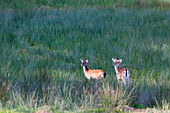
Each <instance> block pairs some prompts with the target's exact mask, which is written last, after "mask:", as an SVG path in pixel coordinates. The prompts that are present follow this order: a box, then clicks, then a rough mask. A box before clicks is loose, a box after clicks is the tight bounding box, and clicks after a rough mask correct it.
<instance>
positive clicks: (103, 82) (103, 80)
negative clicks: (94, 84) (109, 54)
mask: <svg viewBox="0 0 170 113" xmlns="http://www.w3.org/2000/svg"><path fill="white" fill-rule="evenodd" d="M104 81H105V78H103V89H104Z"/></svg>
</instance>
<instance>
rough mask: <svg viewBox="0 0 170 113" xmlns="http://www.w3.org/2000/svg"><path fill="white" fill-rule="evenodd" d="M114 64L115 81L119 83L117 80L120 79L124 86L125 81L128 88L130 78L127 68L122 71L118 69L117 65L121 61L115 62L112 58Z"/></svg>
mask: <svg viewBox="0 0 170 113" xmlns="http://www.w3.org/2000/svg"><path fill="white" fill-rule="evenodd" d="M112 60H113V62H114V64H113V66H114V67H115V71H116V77H117V81H118V83H119V79H122V82H121V83H122V84H123V83H124V84H125V85H126V81H127V82H128V86H129V76H130V72H129V70H128V69H127V68H124V69H120V68H119V65H120V63H121V62H122V59H120V60H116V59H114V58H112Z"/></svg>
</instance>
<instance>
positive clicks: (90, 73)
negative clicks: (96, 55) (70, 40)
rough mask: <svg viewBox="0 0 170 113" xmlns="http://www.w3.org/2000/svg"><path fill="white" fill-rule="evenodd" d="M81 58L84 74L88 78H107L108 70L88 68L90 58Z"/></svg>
mask: <svg viewBox="0 0 170 113" xmlns="http://www.w3.org/2000/svg"><path fill="white" fill-rule="evenodd" d="M80 60H81V62H82V64H81V65H82V66H83V70H84V74H85V76H86V78H87V79H89V80H90V78H93V79H97V80H99V79H101V78H105V76H106V72H104V71H103V70H99V69H88V68H87V62H88V60H86V61H83V60H82V59H80Z"/></svg>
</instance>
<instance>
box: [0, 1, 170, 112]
mask: <svg viewBox="0 0 170 113" xmlns="http://www.w3.org/2000/svg"><path fill="white" fill-rule="evenodd" d="M1 2H2V4H1V10H0V46H1V49H0V109H1V111H3V112H7V111H8V109H11V111H14V112H21V111H22V112H26V111H29V112H30V111H36V110H38V109H42V110H43V109H45V110H48V111H54V112H59V111H60V112H62V111H74V112H97V111H106V112H111V111H112V112H113V111H114V110H115V109H114V108H115V107H116V106H118V105H120V106H122V107H121V109H118V110H122V111H123V110H124V109H125V108H124V107H125V105H129V106H131V107H135V108H147V109H148V107H156V109H160V110H164V111H166V112H167V111H168V109H169V104H170V103H169V102H170V97H169V96H170V92H169V89H170V76H169V75H170V72H169V67H170V60H169V59H170V38H169V37H170V34H169V26H170V12H169V10H168V9H166V10H165V9H164V8H163V9H162V7H158V8H156V9H153V8H152V7H150V8H149V9H144V8H140V9H136V8H135V9H132V8H130V7H129V8H128V9H127V8H124V7H119V8H116V6H114V7H109V4H111V3H110V2H113V3H117V2H116V1H110V0H108V1H107V2H106V3H107V5H106V6H103V5H100V3H99V1H91V2H92V4H91V5H87V6H86V5H85V4H84V3H82V4H81V2H85V1H79V2H69V1H67V0H66V1H63V2H62V1H58V2H59V3H61V4H57V3H54V2H56V1H53V0H52V1H48V0H47V1H45V2H44V1H38V0H37V1H22V0H21V2H18V1H16V0H14V1H1ZM8 2H9V3H10V4H8ZM49 2H50V3H53V4H52V5H49ZM86 2H88V1H86ZM120 2H122V4H124V3H123V1H119V3H120ZM133 2H136V1H133ZM27 3H28V4H27ZM47 3H48V4H47ZM78 3H79V4H80V5H77V4H78ZM17 4H19V5H17ZM23 4H27V5H23ZM29 4H31V5H30V6H29ZM74 4H76V5H74ZM126 4H128V2H126ZM41 5H45V6H47V5H48V6H52V7H40V6H41ZM98 5H99V6H101V7H93V6H98ZM24 6H25V8H24ZM53 6H54V7H53ZM68 6H71V7H70V8H68ZM78 6H79V7H78ZM134 6H136V4H135V5H134ZM55 7H56V8H60V7H67V8H62V9H61V8H60V9H56V8H55ZM15 8H16V9H15ZM31 8H32V9H31ZM22 9H27V10H22ZM30 9H31V10H30ZM112 57H113V58H118V59H119V58H121V59H123V63H122V64H124V66H126V67H127V68H129V69H130V72H131V77H130V79H131V83H130V87H129V88H127V87H118V86H117V81H116V75H115V70H114V67H113V66H112V61H111V58H112ZM80 58H82V59H83V60H85V59H89V63H88V67H89V68H99V69H103V70H104V71H106V72H107V76H106V81H105V87H104V88H102V83H99V86H98V88H96V87H95V83H96V80H91V81H90V82H88V81H87V79H86V78H85V76H84V73H83V69H82V67H81V61H80ZM160 112H162V111H160Z"/></svg>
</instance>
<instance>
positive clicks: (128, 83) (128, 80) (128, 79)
mask: <svg viewBox="0 0 170 113" xmlns="http://www.w3.org/2000/svg"><path fill="white" fill-rule="evenodd" d="M127 83H128V86H129V78H128V79H127Z"/></svg>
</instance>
